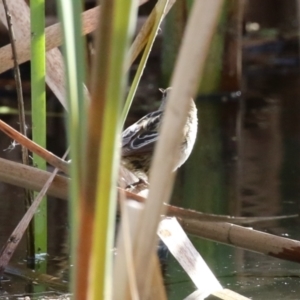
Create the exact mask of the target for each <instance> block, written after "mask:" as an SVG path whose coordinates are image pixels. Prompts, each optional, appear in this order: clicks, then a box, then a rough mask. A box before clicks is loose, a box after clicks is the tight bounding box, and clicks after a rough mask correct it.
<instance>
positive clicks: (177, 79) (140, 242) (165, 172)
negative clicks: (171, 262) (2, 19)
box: [134, 0, 223, 299]
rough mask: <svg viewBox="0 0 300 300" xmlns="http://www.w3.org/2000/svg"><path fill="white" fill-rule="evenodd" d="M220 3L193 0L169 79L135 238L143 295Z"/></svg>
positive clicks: (217, 1)
mask: <svg viewBox="0 0 300 300" xmlns="http://www.w3.org/2000/svg"><path fill="white" fill-rule="evenodd" d="M222 3H223V1H222V0H215V1H210V0H202V1H195V2H194V7H193V9H192V12H191V14H190V18H189V21H188V25H187V29H186V31H185V35H184V37H183V43H182V46H181V49H180V52H179V57H178V61H177V63H176V66H175V72H174V75H173V77H172V80H171V86H172V87H173V89H172V91H171V94H170V98H169V101H168V102H167V106H166V112H165V115H164V122H163V124H162V128H161V135H160V139H159V141H158V143H157V146H156V149H155V152H154V157H153V164H152V168H151V170H150V187H151V188H150V191H149V199H148V201H147V202H146V205H145V210H144V212H143V217H142V218H141V224H140V226H139V234H138V236H137V237H136V239H135V241H134V249H135V250H136V252H135V257H136V261H135V263H136V270H137V276H138V277H137V278H138V289H139V292H140V293H141V295H142V297H145V299H146V298H147V297H148V291H149V283H148V282H147V278H148V277H149V276H151V274H152V269H153V267H152V265H151V261H149V259H148V258H149V257H151V255H152V254H153V252H154V248H155V244H156V231H157V226H158V223H159V220H160V216H161V214H162V212H163V210H164V205H163V203H164V202H168V201H169V198H170V195H171V191H172V187H173V182H174V175H175V174H174V173H172V171H173V166H174V165H175V164H174V157H176V156H177V154H178V153H176V150H178V152H179V147H178V146H179V144H180V140H181V135H180V134H178V132H182V128H183V126H184V124H185V122H186V118H187V114H188V110H189V101H188V100H189V98H191V97H193V96H194V95H195V93H196V90H197V86H198V82H199V77H200V78H201V73H202V71H203V69H204V64H205V60H206V57H207V53H208V50H209V46H210V41H211V38H212V36H213V33H214V30H215V27H216V24H217V21H218V16H219V13H220V10H221V7H222ZM208 12H209V13H208ZM195 37H197V38H195ZM184 100H185V101H184ZM174 152H175V153H174ZM170 153H173V154H174V156H172V155H170ZM145 274H146V276H145Z"/></svg>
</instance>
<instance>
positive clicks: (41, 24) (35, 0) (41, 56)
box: [30, 0, 47, 272]
mask: <svg viewBox="0 0 300 300" xmlns="http://www.w3.org/2000/svg"><path fill="white" fill-rule="evenodd" d="M30 18H31V68H30V70H31V111H32V122H31V123H32V139H33V141H34V142H35V143H37V144H38V145H40V146H41V147H44V148H46V83H45V76H46V58H45V57H46V56H45V55H46V51H45V49H46V40H45V1H44V0H31V1H30ZM33 164H34V165H35V166H36V167H38V168H39V169H41V170H46V161H45V160H44V159H42V158H41V157H39V156H38V155H36V154H34V153H33ZM46 200H47V198H46V197H45V198H44V201H42V202H41V204H40V206H39V210H38V211H37V212H36V214H35V216H34V220H33V222H34V237H35V239H34V249H35V253H36V254H41V253H43V254H45V253H47V201H46ZM40 268H41V271H42V272H46V261H43V262H42V263H41V264H40Z"/></svg>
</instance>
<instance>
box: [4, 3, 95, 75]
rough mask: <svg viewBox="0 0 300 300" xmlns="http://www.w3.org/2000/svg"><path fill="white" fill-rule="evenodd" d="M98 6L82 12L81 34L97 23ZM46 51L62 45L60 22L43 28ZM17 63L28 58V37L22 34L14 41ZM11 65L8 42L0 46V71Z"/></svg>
mask: <svg viewBox="0 0 300 300" xmlns="http://www.w3.org/2000/svg"><path fill="white" fill-rule="evenodd" d="M98 16H99V7H98V6H97V7H95V8H92V9H89V10H87V11H85V12H83V13H82V34H83V35H85V34H88V33H90V32H92V31H94V30H95V28H96V27H97V24H98V18H99V17H98ZM45 35H46V51H49V50H51V49H53V48H56V47H58V46H60V45H62V42H63V40H62V32H61V24H60V23H56V24H54V25H51V26H49V27H47V28H46V29H45ZM16 45H17V47H16V48H17V54H18V61H19V63H20V64H21V63H24V62H26V61H28V60H29V59H30V39H28V36H23V37H21V38H20V39H18V40H17V41H16ZM12 67H13V61H12V59H11V45H10V44H8V45H6V46H4V47H2V48H0V73H3V72H5V71H7V70H9V69H10V68H12Z"/></svg>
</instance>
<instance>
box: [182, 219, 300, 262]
mask: <svg viewBox="0 0 300 300" xmlns="http://www.w3.org/2000/svg"><path fill="white" fill-rule="evenodd" d="M178 221H179V223H180V224H181V226H182V227H183V228H184V229H185V230H186V232H188V233H189V234H192V235H195V236H197V237H201V238H205V239H209V240H212V241H215V242H219V243H223V244H226V245H230V246H234V247H239V248H242V249H245V250H249V251H253V252H258V253H261V254H265V255H268V256H273V257H277V258H280V259H284V260H289V261H294V262H297V263H300V242H299V241H296V240H292V239H288V238H283V237H280V236H276V235H273V234H269V233H265V232H260V231H257V230H253V229H252V228H245V227H241V226H238V225H234V224H229V223H216V222H214V223H212V222H202V221H196V220H188V221H187V220H183V219H181V220H180V219H179V220H178Z"/></svg>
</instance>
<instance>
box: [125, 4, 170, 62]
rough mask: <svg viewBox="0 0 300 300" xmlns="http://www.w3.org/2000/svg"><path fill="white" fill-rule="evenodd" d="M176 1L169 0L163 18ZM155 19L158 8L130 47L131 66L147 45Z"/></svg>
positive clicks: (153, 11)
mask: <svg viewBox="0 0 300 300" xmlns="http://www.w3.org/2000/svg"><path fill="white" fill-rule="evenodd" d="M175 2H176V0H170V1H169V2H168V4H167V6H166V10H165V12H164V14H163V15H162V19H164V18H165V16H166V15H167V14H168V12H169V11H170V9H171V8H172V6H173V5H174V3H175ZM155 19H156V10H155V9H153V10H152V11H151V14H150V15H149V16H148V18H147V20H146V22H145V23H144V24H143V26H142V28H141V30H140V31H139V33H138V35H137V36H136V38H135V39H134V41H133V43H132V45H131V47H130V49H129V66H131V65H132V63H133V62H134V61H135V60H136V58H137V57H138V55H139V54H140V53H141V51H142V50H143V48H144V47H145V46H146V44H147V41H148V38H149V35H150V33H151V30H152V27H153V25H154V23H155Z"/></svg>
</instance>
